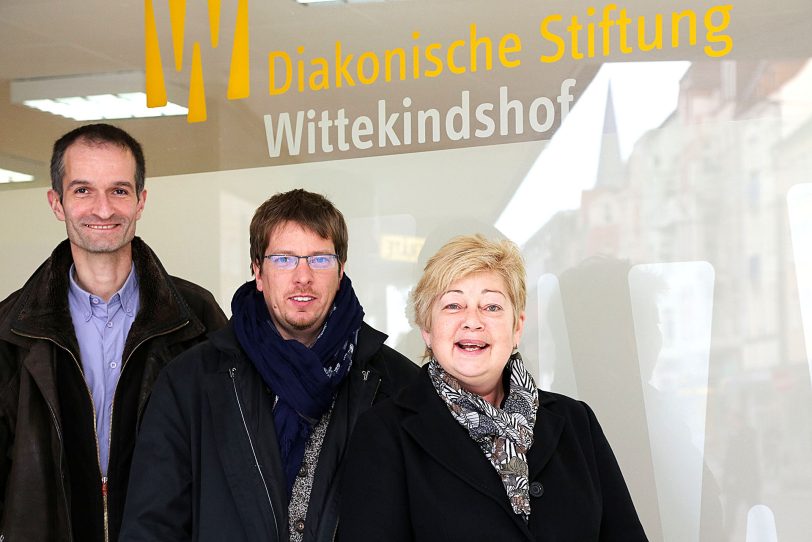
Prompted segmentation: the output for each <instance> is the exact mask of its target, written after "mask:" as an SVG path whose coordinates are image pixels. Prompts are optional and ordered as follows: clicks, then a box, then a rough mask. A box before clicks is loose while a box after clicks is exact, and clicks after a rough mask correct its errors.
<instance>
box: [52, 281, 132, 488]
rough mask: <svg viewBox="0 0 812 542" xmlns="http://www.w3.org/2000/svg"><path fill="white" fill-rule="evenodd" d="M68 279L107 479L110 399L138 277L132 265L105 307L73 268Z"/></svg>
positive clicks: (83, 366)
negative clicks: (79, 281)
mask: <svg viewBox="0 0 812 542" xmlns="http://www.w3.org/2000/svg"><path fill="white" fill-rule="evenodd" d="M69 277H70V287H69V288H68V305H69V306H70V315H71V318H72V319H73V329H74V331H75V333H76V339H77V340H78V342H79V355H80V358H81V362H82V372H83V373H84V377H85V382H87V388H88V390H90V394H91V396H92V398H93V408H94V409H95V410H96V438H97V439H98V444H99V466H100V467H101V472H102V476H107V463H108V461H109V459H110V429H111V420H112V415H113V397H114V396H115V392H116V385H117V384H118V377H119V375H121V364H122V359H121V356H122V354H123V353H124V343H125V342H126V341H127V334H128V333H129V332H130V327H132V325H133V321H134V320H135V315H136V314H138V307H139V304H140V301H139V296H138V294H139V288H138V277H137V276H136V274H135V265H133V266H132V268H131V269H130V274H129V276H128V277H127V280H126V281H124V286H122V287H121V289H120V290H119V291H118V292H116V293H115V294H113V297H111V298H110V300H109V301H108V302H107V303H105V302H104V300H103V299H102V298H100V297H99V296H97V295H94V294H91V293H88V292H86V291H84V290H83V289H82V288H81V287H80V286H79V285H78V284H77V283H76V280H75V279H74V266H73V265H71V268H70V271H69Z"/></svg>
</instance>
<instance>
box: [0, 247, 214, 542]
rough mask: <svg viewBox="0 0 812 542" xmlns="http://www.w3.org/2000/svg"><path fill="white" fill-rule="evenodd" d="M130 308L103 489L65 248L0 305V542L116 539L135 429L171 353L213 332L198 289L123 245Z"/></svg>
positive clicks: (210, 307) (208, 300)
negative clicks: (133, 311) (135, 292)
mask: <svg viewBox="0 0 812 542" xmlns="http://www.w3.org/2000/svg"><path fill="white" fill-rule="evenodd" d="M132 253H133V262H134V263H135V270H136V273H137V274H138V277H139V282H140V285H141V286H140V302H141V308H140V310H139V312H138V315H137V316H136V319H135V322H134V323H133V325H132V328H131V329H130V333H129V335H128V336H127V340H126V344H125V346H124V353H123V356H122V360H123V365H122V371H121V376H120V378H119V382H118V386H117V387H116V392H115V397H114V402H113V405H114V415H113V421H112V431H111V437H110V439H111V440H110V460H109V466H108V479H107V487H106V491H105V492H103V491H102V480H101V474H100V472H99V467H98V459H97V457H98V455H97V454H98V451H97V447H96V435H95V422H94V412H93V407H92V400H91V398H90V393H89V391H88V389H87V386H86V385H85V383H84V377H83V375H82V369H81V362H80V358H79V346H78V343H77V340H76V336H75V334H74V331H73V324H72V321H71V315H70V309H69V307H68V270H69V269H70V265H71V263H72V257H71V251H70V245H69V243H68V241H64V242H62V243H61V244H60V245H59V246H57V247H56V249H55V250H54V252H53V254H52V255H51V257H50V258H49V259H48V260H46V261H45V262H44V263H43V264H42V265H41V266H40V267H39V269H37V271H36V272H34V274H33V275H32V276H31V278H30V279H29V280H28V282H27V283H26V284H25V285H24V286H23V288H22V289H20V290H18V291H17V292H15V293H13V294H11V295H10V296H9V297H8V298H7V299H5V300H4V301H2V302H0V541H2V542H17V541H25V542H37V541H49V542H51V541H73V540H80V541H82V542H84V541H94V540H116V539H117V538H118V531H119V528H120V525H121V515H122V512H123V508H124V497H125V493H126V489H127V484H128V482H129V470H130V462H131V460H132V451H133V447H134V443H135V434H136V428H137V426H138V421H139V420H140V417H141V414H142V412H143V409H144V406H145V404H146V401H147V399H148V397H149V394H150V391H151V389H152V385H153V383H154V381H155V379H156V378H157V376H158V373H159V372H160V371H161V369H162V368H163V367H164V366H165V365H166V364H167V363H168V362H169V361H170V360H171V359H172V358H174V357H175V356H176V355H178V354H180V353H181V352H183V351H184V350H186V349H187V348H189V347H190V346H192V345H194V344H196V343H198V342H200V341H202V340H203V339H205V336H206V334H207V332H209V331H212V330H215V329H218V328H220V327H222V326H223V325H225V323H226V318H225V315H224V314H223V311H222V310H221V309H220V307H219V306H218V305H217V302H216V301H215V300H214V297H212V295H211V293H209V292H208V291H207V290H205V289H203V288H201V287H199V286H197V285H195V284H192V283H190V282H187V281H185V280H182V279H178V278H175V277H170V276H169V275H168V274H167V273H166V270H164V268H163V266H162V265H161V263H160V261H158V258H157V257H156V255H155V253H153V252H152V250H151V249H150V248H149V247H148V246H147V245H146V244H145V243H144V242H143V241H141V240H140V239H139V238H137V237H136V238H135V239H133V241H132Z"/></svg>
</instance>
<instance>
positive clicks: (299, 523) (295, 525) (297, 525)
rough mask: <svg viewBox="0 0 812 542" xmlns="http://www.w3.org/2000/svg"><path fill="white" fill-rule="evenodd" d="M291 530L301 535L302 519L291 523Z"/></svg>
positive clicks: (302, 528) (302, 530)
mask: <svg viewBox="0 0 812 542" xmlns="http://www.w3.org/2000/svg"><path fill="white" fill-rule="evenodd" d="M293 528H294V529H295V530H296V532H297V533H299V534H301V533H303V532H304V520H303V519H297V520H296V521H295V522H294V523H293Z"/></svg>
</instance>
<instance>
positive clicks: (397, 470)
mask: <svg viewBox="0 0 812 542" xmlns="http://www.w3.org/2000/svg"><path fill="white" fill-rule="evenodd" d="M379 412H380V410H379V409H378V408H373V409H370V410H368V411H367V412H365V413H364V414H362V415H361V417H360V418H359V419H358V423H357V425H356V426H355V430H354V431H353V434H352V438H351V440H350V445H349V448H348V451H347V455H346V459H345V465H344V472H343V474H342V490H341V511H340V518H341V519H340V520H339V524H338V538H337V539H338V540H339V542H355V541H359V540H363V541H365V542H376V541H379V542H401V541H403V542H408V541H411V540H413V535H412V527H411V519H410V514H409V500H408V495H407V492H406V487H407V484H406V473H405V469H404V465H405V461H404V459H403V453H402V449H401V445H400V440H399V437H398V434H397V432H396V431H395V430H394V428H393V427H391V426H387V423H386V422H385V421H384V418H383V417H382V416H381V415H380V414H379Z"/></svg>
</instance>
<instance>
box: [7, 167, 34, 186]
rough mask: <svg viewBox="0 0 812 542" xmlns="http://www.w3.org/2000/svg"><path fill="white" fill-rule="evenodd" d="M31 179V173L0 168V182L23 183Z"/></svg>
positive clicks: (32, 178)
mask: <svg viewBox="0 0 812 542" xmlns="http://www.w3.org/2000/svg"><path fill="white" fill-rule="evenodd" d="M33 180H34V176H33V175H26V174H25V173H20V172H19V171H11V170H10V169H3V168H0V184H5V183H24V182H28V181H33Z"/></svg>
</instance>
